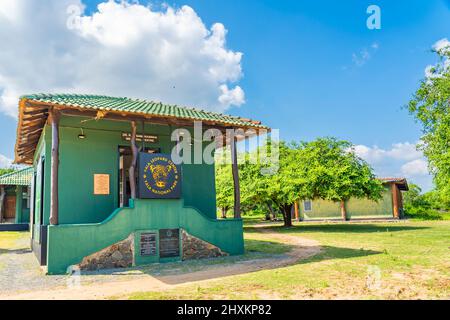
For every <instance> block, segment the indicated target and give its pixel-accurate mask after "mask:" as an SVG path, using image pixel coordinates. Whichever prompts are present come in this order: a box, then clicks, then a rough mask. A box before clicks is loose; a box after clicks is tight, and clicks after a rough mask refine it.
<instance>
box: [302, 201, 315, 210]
mask: <svg viewBox="0 0 450 320" xmlns="http://www.w3.org/2000/svg"><path fill="white" fill-rule="evenodd" d="M307 201H309V203H310V204H311V205H310V209H309V210H306V206H305V203H306V202H307ZM312 211H313V202H312V200H303V212H312Z"/></svg>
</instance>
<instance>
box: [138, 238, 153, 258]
mask: <svg viewBox="0 0 450 320" xmlns="http://www.w3.org/2000/svg"><path fill="white" fill-rule="evenodd" d="M139 248H140V252H141V257H151V256H155V255H156V233H155V232H147V233H141V242H140V246H139Z"/></svg>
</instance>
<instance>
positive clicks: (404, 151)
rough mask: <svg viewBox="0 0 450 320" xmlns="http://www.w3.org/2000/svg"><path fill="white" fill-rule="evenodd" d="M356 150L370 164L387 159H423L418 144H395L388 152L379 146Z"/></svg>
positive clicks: (363, 146) (361, 146)
mask: <svg viewBox="0 0 450 320" xmlns="http://www.w3.org/2000/svg"><path fill="white" fill-rule="evenodd" d="M354 150H355V153H356V154H357V155H358V156H360V157H361V158H363V159H365V160H367V161H368V162H370V163H377V162H380V161H383V160H385V159H386V158H393V159H396V160H405V161H410V160H414V159H418V158H421V157H423V155H422V152H420V151H418V150H417V148H416V144H413V143H409V142H404V143H394V144H393V145H392V148H391V149H388V150H385V149H381V148H379V147H378V146H373V147H367V146H365V145H357V146H355V147H354Z"/></svg>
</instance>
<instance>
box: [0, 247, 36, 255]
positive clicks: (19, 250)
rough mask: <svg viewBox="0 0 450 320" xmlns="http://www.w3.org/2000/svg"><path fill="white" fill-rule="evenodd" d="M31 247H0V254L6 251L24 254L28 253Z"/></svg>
mask: <svg viewBox="0 0 450 320" xmlns="http://www.w3.org/2000/svg"><path fill="white" fill-rule="evenodd" d="M30 252H31V249H24V248H22V249H3V248H0V255H2V254H7V253H15V254H26V253H30Z"/></svg>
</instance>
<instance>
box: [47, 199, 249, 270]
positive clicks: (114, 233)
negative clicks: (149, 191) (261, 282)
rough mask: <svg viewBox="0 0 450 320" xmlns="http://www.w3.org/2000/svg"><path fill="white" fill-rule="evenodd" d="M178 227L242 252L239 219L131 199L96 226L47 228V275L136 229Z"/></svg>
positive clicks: (178, 203)
mask: <svg viewBox="0 0 450 320" xmlns="http://www.w3.org/2000/svg"><path fill="white" fill-rule="evenodd" d="M172 228H182V229H185V230H186V231H187V232H188V233H190V234H192V235H194V236H196V237H198V238H201V239H203V240H205V241H207V242H209V243H211V244H214V245H216V246H217V247H219V248H221V249H222V250H223V251H225V252H228V253H229V254H231V255H237V254H242V253H243V252H244V240H243V232H242V228H243V226H242V220H241V219H228V220H216V219H211V218H209V217H207V216H205V215H204V214H202V213H201V212H200V211H199V210H197V209H195V208H191V207H186V206H184V204H183V201H182V200H135V201H134V202H132V203H131V206H130V208H121V209H117V210H116V211H115V212H114V213H113V214H112V215H111V216H109V217H108V219H106V220H105V221H103V222H101V223H97V224H81V225H58V226H49V230H48V251H47V254H48V258H47V268H48V273H49V274H61V273H65V272H66V270H67V267H69V266H70V265H73V264H77V263H79V262H81V260H82V259H83V257H85V256H88V255H90V254H92V253H95V252H97V251H99V250H101V249H103V248H105V247H107V246H110V245H112V244H114V243H116V242H119V241H121V240H124V239H126V238H127V237H128V236H129V235H130V234H131V233H134V232H137V231H140V230H159V229H172Z"/></svg>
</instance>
